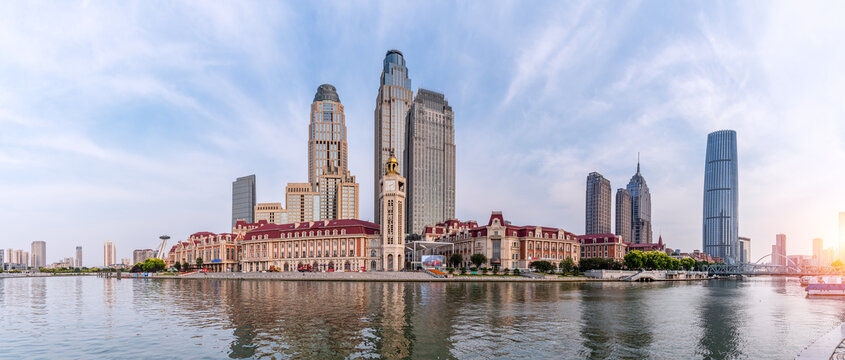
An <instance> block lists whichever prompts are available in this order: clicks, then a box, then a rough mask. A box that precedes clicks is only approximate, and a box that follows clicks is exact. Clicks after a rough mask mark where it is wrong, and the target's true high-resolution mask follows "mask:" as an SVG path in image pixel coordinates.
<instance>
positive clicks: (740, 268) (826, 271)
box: [701, 254, 843, 276]
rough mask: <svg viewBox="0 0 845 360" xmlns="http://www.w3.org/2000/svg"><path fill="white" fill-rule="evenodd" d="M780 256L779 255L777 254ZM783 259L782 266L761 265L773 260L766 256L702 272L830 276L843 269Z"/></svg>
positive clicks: (714, 267) (705, 269)
mask: <svg viewBox="0 0 845 360" xmlns="http://www.w3.org/2000/svg"><path fill="white" fill-rule="evenodd" d="M778 255H780V254H778ZM780 256H782V258H783V259H785V260H786V261H785V262H784V263H785V264H784V265H775V264H769V263H761V261H763V259H765V258H774V256H773V255H772V254H767V255H764V256H763V257H761V258H760V259H758V260H757V261H755V262H753V263H745V264H735V265H704V266H702V269H701V270H702V271H706V272H707V273H708V274H710V275H793V276H801V275H832V274H841V273H842V272H843V271H842V270H843V269H837V268H835V267H833V266H820V265H819V266H817V265H811V266H808V265H801V266H799V265H798V264H796V263H795V262H794V261H792V260H791V259H789V258H788V257H786V256H784V255H780Z"/></svg>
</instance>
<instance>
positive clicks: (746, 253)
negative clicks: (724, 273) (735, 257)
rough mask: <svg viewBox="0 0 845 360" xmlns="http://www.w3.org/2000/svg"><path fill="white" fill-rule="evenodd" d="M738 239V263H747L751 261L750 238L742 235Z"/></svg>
mask: <svg viewBox="0 0 845 360" xmlns="http://www.w3.org/2000/svg"><path fill="white" fill-rule="evenodd" d="M738 240H739V263H740V264H747V263H749V262H751V238H749V237H742V236H740V237H739V238H738Z"/></svg>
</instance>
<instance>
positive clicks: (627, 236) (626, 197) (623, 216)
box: [616, 188, 632, 242]
mask: <svg viewBox="0 0 845 360" xmlns="http://www.w3.org/2000/svg"><path fill="white" fill-rule="evenodd" d="M631 216H632V213H631V193H629V192H628V190H625V189H622V188H619V189H616V235H619V236H621V237H622V241H625V242H631Z"/></svg>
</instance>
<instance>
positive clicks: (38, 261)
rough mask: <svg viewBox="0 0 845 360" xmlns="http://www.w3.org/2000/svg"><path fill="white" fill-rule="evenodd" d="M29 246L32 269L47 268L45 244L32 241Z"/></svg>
mask: <svg viewBox="0 0 845 360" xmlns="http://www.w3.org/2000/svg"><path fill="white" fill-rule="evenodd" d="M30 246H31V250H32V268H33V269H36V270H38V269H39V268H42V267H45V266H47V243H46V242H43V241H33V242H32V244H31V245H30Z"/></svg>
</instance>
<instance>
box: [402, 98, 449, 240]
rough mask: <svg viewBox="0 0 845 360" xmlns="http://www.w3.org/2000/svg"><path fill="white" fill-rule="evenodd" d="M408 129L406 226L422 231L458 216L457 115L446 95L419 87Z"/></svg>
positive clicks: (407, 125)
mask: <svg viewBox="0 0 845 360" xmlns="http://www.w3.org/2000/svg"><path fill="white" fill-rule="evenodd" d="M405 129H406V131H407V138H406V139H405V145H406V147H405V154H404V155H403V156H404V158H405V162H404V164H403V165H404V166H405V169H404V174H405V176H406V177H407V179H408V191H407V196H408V200H407V204H408V205H407V206H408V209H407V212H406V213H407V215H408V220H407V224H406V226H405V228H406V229H407V230H408V231H409V232H411V233H414V234H422V232H423V230H424V229H425V227H426V226H428V225H435V224H438V223H441V222H444V221H446V220H449V219H454V218H455V115H454V113H453V112H452V107H451V106H449V102H448V101H446V97H445V96H444V95H443V94H441V93H438V92H434V91H430V90H426V89H420V90H419V92H418V93H417V97H416V98H415V99H414V103H413V105H411V110H410V111H409V112H408V121H407V123H406V124H405Z"/></svg>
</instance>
